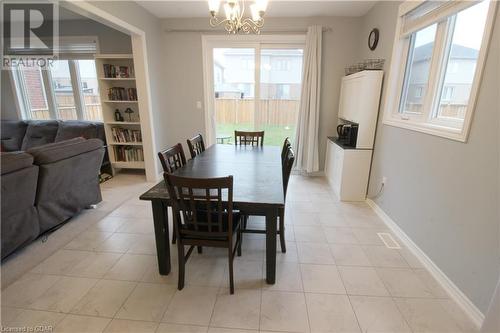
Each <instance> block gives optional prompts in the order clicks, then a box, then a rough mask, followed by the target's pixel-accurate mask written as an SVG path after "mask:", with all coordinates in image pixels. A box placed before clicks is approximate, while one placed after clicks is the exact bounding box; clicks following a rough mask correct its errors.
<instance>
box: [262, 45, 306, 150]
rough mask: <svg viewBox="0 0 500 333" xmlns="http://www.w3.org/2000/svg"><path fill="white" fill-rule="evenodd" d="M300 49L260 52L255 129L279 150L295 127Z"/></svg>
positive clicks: (299, 86) (292, 135)
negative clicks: (258, 92)
mask: <svg viewBox="0 0 500 333" xmlns="http://www.w3.org/2000/svg"><path fill="white" fill-rule="evenodd" d="M302 56H303V50H302V49H301V48H290V49H283V48H262V49H261V50H260V82H259V83H260V96H259V97H260V98H259V103H258V104H259V105H258V107H257V108H256V111H257V117H256V119H255V120H256V121H255V123H254V125H255V127H256V128H259V129H262V130H264V131H265V132H266V133H265V142H267V144H269V145H273V146H279V145H282V144H283V140H284V139H285V138H286V137H289V138H290V140H293V139H294V137H295V129H296V127H297V118H298V112H299V104H300V91H301V85H302Z"/></svg>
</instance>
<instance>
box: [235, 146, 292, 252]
mask: <svg viewBox="0 0 500 333" xmlns="http://www.w3.org/2000/svg"><path fill="white" fill-rule="evenodd" d="M294 162H295V154H294V153H293V149H292V147H288V149H287V150H286V154H285V159H284V161H283V163H282V169H281V171H282V177H283V195H284V196H285V199H286V191H287V189H288V181H289V180H290V174H291V173H292V167H293V163H294ZM278 220H279V226H278V230H277V233H278V235H279V237H280V245H281V252H283V253H285V252H286V244H285V208H282V209H280V210H279V212H278ZM247 221H248V215H244V216H243V232H244V233H254V234H265V233H266V231H265V230H255V229H247Z"/></svg>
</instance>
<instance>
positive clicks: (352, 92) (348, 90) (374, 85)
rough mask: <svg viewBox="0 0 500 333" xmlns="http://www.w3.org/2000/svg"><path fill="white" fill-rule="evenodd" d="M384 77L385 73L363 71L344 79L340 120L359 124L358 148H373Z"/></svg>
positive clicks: (340, 103) (341, 92)
mask: <svg viewBox="0 0 500 333" xmlns="http://www.w3.org/2000/svg"><path fill="white" fill-rule="evenodd" d="M383 76H384V72H383V71H362V72H359V73H355V74H352V75H348V76H345V77H343V78H342V87H341V89H340V101H339V118H340V119H342V120H347V121H349V122H353V123H356V124H358V126H359V127H358V139H357V143H356V148H362V149H372V148H373V143H374V142H373V141H374V138H375V129H376V127H377V116H378V109H379V103H380V93H381V89H382V79H383Z"/></svg>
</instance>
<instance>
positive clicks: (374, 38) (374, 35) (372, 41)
mask: <svg viewBox="0 0 500 333" xmlns="http://www.w3.org/2000/svg"><path fill="white" fill-rule="evenodd" d="M379 34H380V32H379V31H378V29H377V28H374V29H373V30H372V31H370V35H369V36H368V47H369V48H370V50H372V51H373V50H375V49H376V48H377V45H378V38H379Z"/></svg>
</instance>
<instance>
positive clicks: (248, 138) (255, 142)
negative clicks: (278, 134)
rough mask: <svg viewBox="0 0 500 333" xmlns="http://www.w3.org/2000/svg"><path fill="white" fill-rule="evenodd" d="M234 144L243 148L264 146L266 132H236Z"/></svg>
mask: <svg viewBox="0 0 500 333" xmlns="http://www.w3.org/2000/svg"><path fill="white" fill-rule="evenodd" d="M234 144H235V145H243V146H263V145H264V131H259V132H245V131H234Z"/></svg>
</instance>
